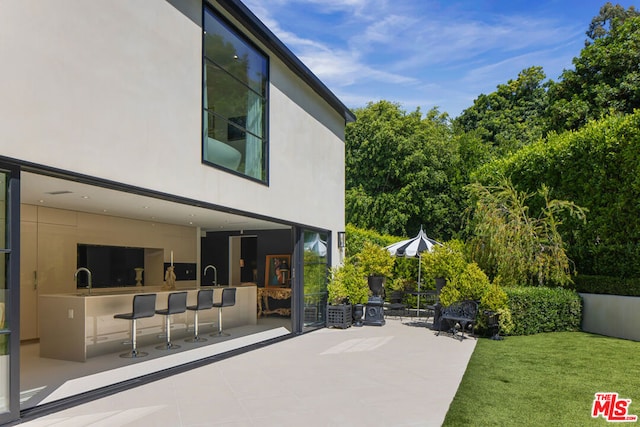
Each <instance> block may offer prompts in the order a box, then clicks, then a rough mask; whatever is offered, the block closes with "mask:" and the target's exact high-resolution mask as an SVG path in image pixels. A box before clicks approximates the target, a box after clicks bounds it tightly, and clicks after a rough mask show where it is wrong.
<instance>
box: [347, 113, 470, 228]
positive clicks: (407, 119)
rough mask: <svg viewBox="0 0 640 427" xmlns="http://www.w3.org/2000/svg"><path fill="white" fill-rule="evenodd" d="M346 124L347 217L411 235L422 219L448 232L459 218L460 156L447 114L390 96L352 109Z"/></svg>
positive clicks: (364, 225) (360, 224) (366, 225)
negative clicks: (410, 107)
mask: <svg viewBox="0 0 640 427" xmlns="http://www.w3.org/2000/svg"><path fill="white" fill-rule="evenodd" d="M354 113H355V115H356V117H357V120H356V121H355V123H350V124H349V125H348V126H347V129H346V137H345V139H346V154H345V157H346V159H345V163H346V189H347V191H346V219H347V222H349V223H352V224H354V225H356V226H358V227H361V228H367V229H374V230H376V231H378V232H381V233H387V234H395V235H407V234H409V233H410V232H411V233H413V232H417V230H418V229H419V228H420V225H423V226H424V228H425V229H426V230H428V232H429V234H430V235H433V236H438V237H439V238H442V237H443V236H450V235H451V234H453V232H454V231H456V230H457V229H458V228H459V224H460V214H459V212H460V211H461V209H460V203H461V197H460V193H459V192H458V193H456V192H455V191H454V190H453V189H452V183H454V182H457V181H456V176H457V174H458V171H457V167H458V164H459V156H458V153H457V147H456V145H455V144H454V143H453V142H452V138H451V129H450V126H449V122H448V116H447V115H446V114H440V113H439V112H438V111H437V110H436V109H432V110H430V111H429V112H428V113H427V114H426V117H423V116H422V113H421V112H420V109H417V110H416V111H414V112H411V113H406V112H405V111H403V110H402V109H401V108H400V106H399V105H398V104H394V103H391V102H388V101H380V102H377V103H375V104H374V103H369V104H368V105H367V107H365V108H361V109H356V110H355V111H354Z"/></svg>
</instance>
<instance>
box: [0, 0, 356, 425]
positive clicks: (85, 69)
mask: <svg viewBox="0 0 640 427" xmlns="http://www.w3.org/2000/svg"><path fill="white" fill-rule="evenodd" d="M0 58H1V60H2V63H3V65H2V67H0V94H2V98H1V100H0V181H1V182H2V184H3V185H2V186H1V188H0V196H1V197H0V199H1V200H2V202H3V204H2V207H3V209H2V210H1V211H0V214H1V215H2V219H3V221H2V226H1V227H0V232H1V233H2V235H3V236H4V239H3V240H2V245H0V252H1V253H2V254H3V255H4V262H3V263H0V268H1V269H2V270H3V271H2V272H3V274H2V275H1V276H0V424H2V423H7V422H11V421H14V420H17V419H19V417H20V411H21V409H24V408H21V406H20V396H21V388H20V380H21V376H22V375H23V372H22V371H21V367H20V351H21V345H24V343H26V342H31V343H33V342H36V343H37V342H41V343H43V342H44V341H43V340H45V339H47V337H43V336H42V334H43V332H45V331H51V330H54V331H58V332H59V331H67V330H69V331H70V329H67V328H68V327H67V326H65V325H66V323H65V322H66V321H71V320H76V318H77V317H78V311H74V309H72V308H69V307H67V306H65V305H64V304H66V302H64V301H67V300H65V299H55V300H52V299H51V298H49V299H47V298H46V297H47V296H49V297H50V296H52V295H53V296H59V295H65V296H68V297H69V298H71V297H73V298H77V297H79V296H80V294H79V293H77V291H78V290H79V289H81V288H82V287H84V286H85V285H89V283H87V277H85V276H84V273H82V272H80V274H79V268H80V267H87V265H85V263H87V262H89V259H90V258H91V257H92V255H91V254H92V253H94V254H98V255H95V256H94V261H93V262H94V264H93V265H94V266H95V267H89V270H91V269H93V282H94V284H93V286H94V289H93V291H94V292H98V293H99V292H100V291H105V290H109V289H110V288H113V289H110V290H114V291H117V290H121V289H122V288H124V287H129V286H137V287H138V288H139V289H141V290H145V291H149V292H151V291H154V290H159V289H160V288H161V287H162V289H166V287H167V275H166V274H167V271H168V267H169V266H170V267H171V270H172V271H175V275H176V282H175V283H176V286H175V288H173V289H189V290H197V289H198V288H200V286H203V285H208V284H215V285H221V284H222V285H230V286H238V287H239V289H240V287H241V285H245V286H246V288H247V289H248V290H246V292H245V294H246V295H245V294H243V295H245V297H243V298H246V301H245V302H244V303H247V301H248V304H256V293H257V294H258V295H261V289H262V288H265V287H269V280H270V279H269V277H270V276H269V274H273V271H272V269H273V265H270V264H269V262H271V261H269V260H272V259H278V260H287V261H288V262H289V264H290V265H289V266H286V268H284V269H283V271H285V273H282V275H281V276H278V277H277V278H276V279H275V280H277V281H278V283H277V285H282V287H284V288H288V289H290V291H289V294H288V295H290V300H289V301H288V306H287V307H286V309H285V311H286V310H290V311H286V313H289V312H290V328H289V330H290V333H291V334H297V333H302V332H305V331H307V330H311V329H313V328H317V327H321V326H322V325H323V324H324V317H323V316H324V314H323V313H324V312H323V310H321V309H319V307H322V306H323V301H324V300H323V298H326V274H324V273H321V274H318V272H326V270H327V268H328V267H330V266H332V265H335V264H336V263H338V261H339V260H340V256H339V254H340V251H341V248H340V247H339V246H338V233H339V232H341V231H342V230H344V221H345V218H344V130H345V125H346V123H348V122H350V121H353V120H355V117H354V115H353V114H352V113H351V112H350V111H349V110H348V108H347V107H345V105H344V104H343V103H342V102H341V101H340V100H339V99H338V98H337V97H336V96H335V95H334V94H333V93H332V92H331V91H330V90H329V89H328V88H327V87H326V86H325V85H324V84H323V83H322V82H321V81H320V80H319V79H318V78H317V77H316V76H314V75H313V73H311V71H310V70H309V69H308V68H307V67H306V66H305V65H304V64H303V63H302V62H301V61H300V60H299V59H298V58H296V56H295V55H293V53H292V52H291V51H290V50H289V49H288V48H287V47H286V46H284V44H283V43H282V42H281V41H279V40H278V39H277V37H276V36H275V35H274V34H273V33H272V32H271V31H270V30H269V29H268V28H267V27H266V26H265V25H264V24H263V23H261V22H260V21H259V20H258V19H257V18H256V17H255V15H253V13H252V12H251V11H250V10H249V9H248V8H247V7H246V6H245V5H243V4H242V3H241V2H240V1H238V0H182V1H180V0H153V1H151V0H150V1H145V2H140V1H129V0H107V1H103V2H90V1H85V0H63V1H55V2H54V1H50V2H42V1H37V0H20V1H17V0H16V1H7V2H2V3H1V4H0ZM131 250H134V252H135V253H136V254H137V255H130V256H138V257H139V258H138V259H139V262H138V261H136V262H138V263H139V264H140V265H138V267H139V268H140V269H141V271H142V270H144V275H142V272H141V271H139V272H138V273H137V276H136V278H133V275H134V274H135V273H134V272H133V270H134V268H129V267H127V268H125V269H123V272H122V274H121V275H118V274H116V273H115V271H116V270H117V269H118V268H119V267H121V266H122V265H129V264H130V258H127V257H128V256H129V255H126V254H129V253H131ZM107 253H108V254H112V255H109V256H107V255H105V254H107ZM113 254H118V255H117V256H123V257H124V258H122V260H120V261H113V260H112V259H111V258H117V256H116V255H113ZM123 254H125V255H123ZM274 256H276V258H273V257H274ZM278 257H280V258H278ZM107 258H109V261H107ZM95 259H97V260H98V261H96V260H95ZM278 262H279V261H278ZM128 263H129V264H128ZM136 265H137V264H136ZM132 266H133V264H131V265H130V267H132ZM208 266H212V267H214V268H209V269H208V271H206V270H205V267H208ZM280 267H281V266H280ZM279 274H280V273H279ZM132 280H135V283H132V282H131V281H132ZM100 288H103V289H100ZM169 289H171V288H169ZM250 289H253V290H252V291H250ZM81 297H82V298H85V297H86V298H89V297H88V296H86V295H82V296H81ZM65 298H66V297H65ZM258 298H260V297H259V296H258ZM52 301H56V302H52ZM83 301H84V300H83ZM96 301H97V300H96ZM256 306H257V304H256ZM256 306H251V307H252V310H253V316H254V318H253V320H252V321H253V322H255V311H256V308H255V307H256ZM311 308H313V310H311V311H309V310H307V309H311ZM54 309H60V310H62V313H63V317H64V320H59V321H58V320H55V319H54V318H50V317H49V316H51V315H50V314H49V313H51V312H52V310H54ZM113 314H116V313H113ZM310 315H311V316H310ZM107 317H109V318H111V316H110V315H109V316H107ZM189 319H190V318H189ZM287 319H288V318H287ZM287 321H288V320H287ZM82 322H84V319H82ZM94 322H96V320H95V319H94ZM98 322H99V320H98ZM123 325H124V326H123V327H124V328H125V329H126V328H128V326H127V325H125V324H123ZM46 333H49V332H46ZM69 334H71V332H69ZM63 335H64V334H63ZM81 338H82V340H84V339H85V337H84V336H82V337H81ZM61 340H63V338H56V339H55V343H54V344H56V343H59V341H61ZM63 346H64V345H63ZM117 356H118V355H117V353H116V354H115V356H114V357H117ZM22 391H24V390H22Z"/></svg>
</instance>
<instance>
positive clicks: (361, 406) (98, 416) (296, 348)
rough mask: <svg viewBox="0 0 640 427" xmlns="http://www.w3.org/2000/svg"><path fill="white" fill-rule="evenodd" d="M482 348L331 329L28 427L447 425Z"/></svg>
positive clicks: (403, 331)
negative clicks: (450, 410) (462, 382)
mask: <svg viewBox="0 0 640 427" xmlns="http://www.w3.org/2000/svg"><path fill="white" fill-rule="evenodd" d="M475 345H476V340H475V339H474V338H466V339H465V340H463V341H460V340H458V339H454V338H452V337H451V336H450V335H446V334H443V335H441V336H436V335H435V332H434V331H432V330H430V329H428V328H426V327H425V324H424V323H418V322H416V321H415V319H411V318H404V319H403V320H402V321H401V320H399V319H396V318H388V319H387V323H386V325H384V326H382V327H379V326H365V327H360V328H356V327H351V328H349V329H345V330H340V329H322V330H318V331H315V332H312V333H308V334H305V335H302V336H299V337H295V338H293V339H289V340H285V341H281V342H277V343H275V344H272V345H269V346H265V347H263V348H260V349H258V350H254V351H250V352H247V353H244V354H240V355H237V356H234V357H230V358H228V359H224V360H221V361H219V362H216V363H212V364H210V365H207V366H204V367H200V368H196V369H193V370H190V371H187V372H184V373H180V374H177V375H174V376H171V377H168V378H165V379H162V380H158V381H155V382H152V383H148V384H145V385H141V386H139V387H136V388H133V389H129V390H125V391H122V392H119V393H117V394H114V395H111V396H108V397H104V398H101V399H98V400H94V401H91V402H88V403H85V404H81V405H78V406H75V407H73V408H69V409H66V410H63V411H61V412H57V413H54V414H50V415H47V416H44V417H41V418H37V419H34V420H31V421H27V422H25V423H23V424H21V425H25V426H30V427H39V426H64V427H75V426H109V427H114V426H128V425H161V426H176V427H182V426H185V427H186V426H260V427H267V426H278V427H282V426H291V427H300V426H305V427H313V426H368V427H371V426H394V427H399V426H440V425H441V424H442V422H443V421H444V417H445V415H446V413H447V410H448V408H449V405H450V403H451V401H452V399H453V397H454V395H455V393H456V390H457V388H458V385H459V384H460V380H461V379H462V376H463V374H464V372H465V369H466V366H467V363H468V361H469V358H470V357H471V354H472V353H473V350H474V348H475Z"/></svg>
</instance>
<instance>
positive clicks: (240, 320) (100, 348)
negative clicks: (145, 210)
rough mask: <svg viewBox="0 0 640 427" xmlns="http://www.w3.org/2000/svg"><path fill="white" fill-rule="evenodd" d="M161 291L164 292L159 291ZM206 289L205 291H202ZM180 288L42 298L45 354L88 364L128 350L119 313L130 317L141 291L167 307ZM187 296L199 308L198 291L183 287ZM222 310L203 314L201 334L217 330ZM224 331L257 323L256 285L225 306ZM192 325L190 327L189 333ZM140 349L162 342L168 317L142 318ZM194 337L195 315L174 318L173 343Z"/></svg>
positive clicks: (218, 291) (126, 324)
mask: <svg viewBox="0 0 640 427" xmlns="http://www.w3.org/2000/svg"><path fill="white" fill-rule="evenodd" d="M212 288H213V289H214V294H213V295H214V296H213V300H214V301H220V298H221V295H222V289H224V288H225V287H222V286H214V287H208V289H212ZM158 289H160V288H159V287H158ZM203 289H204V288H203ZM180 291H183V289H176V290H171V291H167V290H153V288H146V287H143V288H135V289H134V290H132V289H131V288H125V289H123V290H122V291H118V293H112V292H113V291H110V292H109V293H99V292H96V290H95V289H94V290H93V291H92V294H91V295H87V292H86V291H81V292H78V293H76V294H52V295H40V297H39V300H38V318H39V327H40V356H41V357H49V358H53V359H63V360H72V361H77V362H84V361H86V360H87V358H90V357H94V356H98V355H102V354H108V353H116V355H117V353H118V352H126V351H127V350H129V346H130V344H123V343H125V342H126V341H129V343H130V339H131V338H130V331H131V321H127V320H123V319H114V318H113V315H114V314H118V313H130V312H131V309H132V302H133V296H134V295H135V294H136V293H154V294H156V295H157V297H156V309H163V308H166V307H167V298H168V296H169V294H170V293H172V292H180ZM184 291H186V292H187V293H188V296H187V305H195V304H196V298H197V292H198V290H197V289H188V290H187V289H184ZM217 321H218V311H217V309H215V308H214V309H211V310H203V311H200V313H199V324H200V328H201V329H200V331H201V332H202V333H203V334H204V333H205V332H206V333H209V332H213V331H214V328H213V327H212V325H213V324H215V325H216V327H217ZM222 322H223V326H224V328H225V329H227V328H233V327H235V326H242V325H255V324H256V287H255V286H240V287H237V291H236V304H235V306H233V307H225V308H224V310H223V312H222ZM187 325H188V326H189V327H190V329H189V331H187ZM137 330H138V346H139V347H142V346H145V345H149V344H154V343H161V342H163V340H164V339H163V338H162V337H159V335H162V334H164V316H161V315H155V316H153V317H150V318H145V319H138V321H137ZM192 333H193V312H191V311H189V310H187V312H186V313H182V314H174V315H172V318H171V338H172V340H173V339H175V340H182V339H183V338H185V337H187V336H189V335H190V334H192Z"/></svg>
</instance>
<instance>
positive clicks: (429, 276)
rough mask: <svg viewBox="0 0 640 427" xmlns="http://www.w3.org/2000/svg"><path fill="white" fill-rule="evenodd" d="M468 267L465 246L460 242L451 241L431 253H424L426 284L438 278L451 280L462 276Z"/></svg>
mask: <svg viewBox="0 0 640 427" xmlns="http://www.w3.org/2000/svg"><path fill="white" fill-rule="evenodd" d="M466 267H467V257H466V256H465V245H464V243H463V242H462V241H460V240H450V241H448V242H446V243H444V244H443V245H442V246H435V247H434V248H433V250H432V251H431V252H423V253H422V277H423V279H424V281H425V282H434V281H435V279H436V278H437V277H444V278H445V279H447V280H451V279H453V278H455V277H457V276H459V275H460V274H462V272H463V271H464V270H465V268H466Z"/></svg>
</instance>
